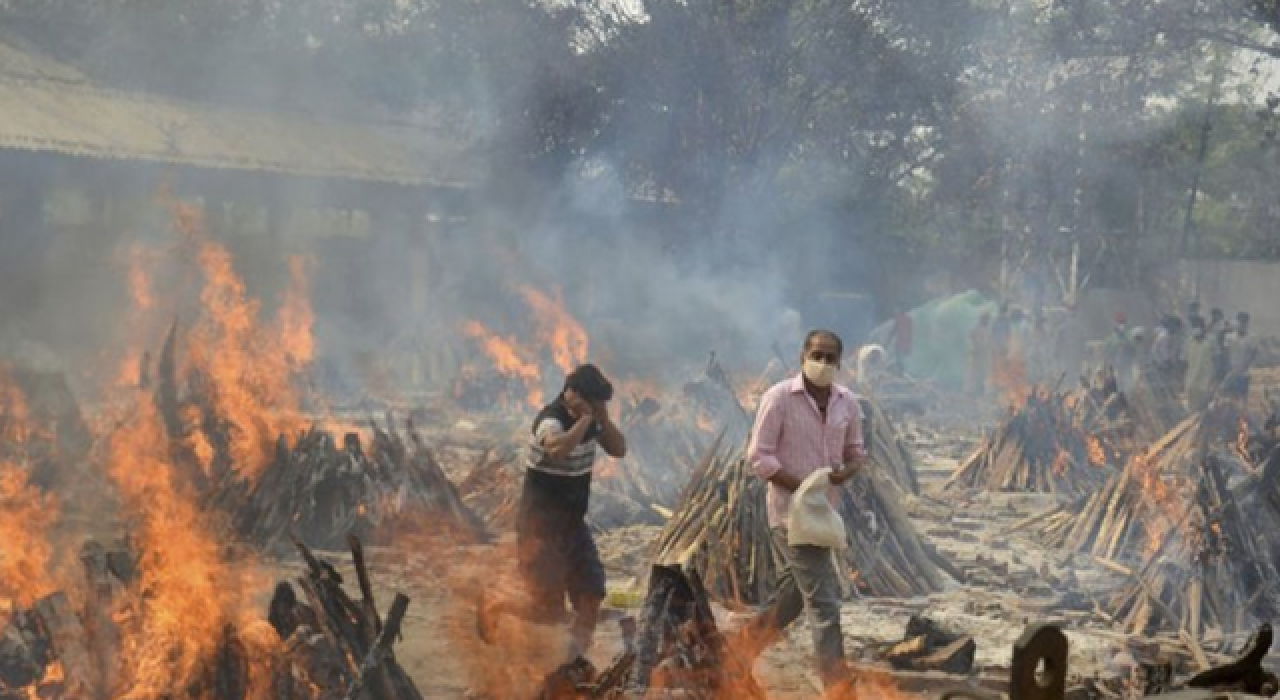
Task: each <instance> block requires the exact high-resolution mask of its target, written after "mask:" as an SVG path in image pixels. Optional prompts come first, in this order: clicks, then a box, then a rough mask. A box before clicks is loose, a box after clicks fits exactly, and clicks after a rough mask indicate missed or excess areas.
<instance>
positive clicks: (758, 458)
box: [747, 391, 782, 479]
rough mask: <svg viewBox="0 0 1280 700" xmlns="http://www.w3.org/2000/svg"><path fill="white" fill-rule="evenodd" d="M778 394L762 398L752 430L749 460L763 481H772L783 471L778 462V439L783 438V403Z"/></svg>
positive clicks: (773, 393) (765, 395)
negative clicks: (775, 475) (774, 476)
mask: <svg viewBox="0 0 1280 700" xmlns="http://www.w3.org/2000/svg"><path fill="white" fill-rule="evenodd" d="M779 396H780V394H779V393H778V392H773V391H768V392H765V394H764V396H762V397H760V407H759V409H757V411H756V424H755V426H753V427H752V428H751V442H750V444H749V445H748V447H747V459H748V460H749V461H750V462H751V466H752V468H753V469H755V472H756V475H757V476H759V477H760V478H762V479H771V478H773V475H774V474H777V473H778V472H779V471H781V470H782V463H781V462H779V461H778V439H779V438H780V437H782V402H781V401H779V400H778V397H779Z"/></svg>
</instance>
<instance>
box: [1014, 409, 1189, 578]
mask: <svg viewBox="0 0 1280 700" xmlns="http://www.w3.org/2000/svg"><path fill="white" fill-rule="evenodd" d="M1202 423H1203V422H1202V420H1201V418H1200V417H1198V416H1196V417H1192V418H1188V419H1186V420H1184V421H1183V422H1182V423H1180V424H1179V425H1178V426H1177V427H1175V428H1174V429H1173V430H1171V431H1169V433H1168V434H1167V435H1165V436H1164V437H1163V438H1161V439H1160V440H1159V441H1158V442H1156V443H1155V444H1153V445H1151V447H1149V448H1148V449H1147V450H1145V451H1144V452H1142V453H1140V454H1137V455H1134V456H1133V457H1132V458H1130V459H1129V461H1128V462H1127V463H1126V465H1125V468H1124V471H1123V472H1121V473H1120V474H1116V475H1113V476H1111V477H1109V478H1108V479H1107V481H1106V483H1104V484H1103V485H1102V486H1101V487H1100V488H1098V489H1097V490H1096V491H1094V492H1093V493H1091V494H1088V495H1085V496H1082V497H1080V498H1079V499H1077V500H1076V501H1074V502H1072V503H1068V504H1064V505H1062V506H1059V507H1058V508H1055V509H1053V510H1050V511H1047V512H1045V513H1042V514H1039V515H1036V516H1033V517H1032V518H1029V519H1027V520H1025V521H1023V522H1022V523H1020V524H1019V525H1018V526H1017V527H1016V528H1015V530H1016V531H1018V532H1023V533H1029V534H1030V536H1031V537H1032V538H1034V539H1037V540H1039V541H1040V542H1041V543H1043V544H1044V545H1045V546H1048V547H1054V548H1061V549H1066V550H1070V551H1073V552H1085V553H1089V554H1092V555H1093V556H1095V557H1099V558H1101V559H1102V560H1104V561H1109V562H1114V561H1130V560H1132V559H1133V557H1136V556H1139V555H1140V553H1141V552H1142V550H1143V547H1146V546H1148V544H1149V542H1150V539H1151V537H1152V536H1153V529H1154V528H1164V527H1167V526H1168V524H1167V520H1168V518H1169V517H1170V516H1169V513H1170V510H1171V509H1176V508H1177V504H1178V503H1180V502H1181V499H1182V496H1180V495H1179V494H1178V493H1177V491H1178V490H1179V488H1180V484H1185V482H1186V481H1187V476H1188V475H1189V474H1190V472H1191V468H1192V465H1193V464H1194V463H1196V461H1197V460H1198V459H1199V458H1200V456H1201V455H1203V454H1204V452H1203V449H1204V440H1203V432H1202V430H1201V425H1202Z"/></svg>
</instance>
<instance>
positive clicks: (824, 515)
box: [787, 467, 847, 549]
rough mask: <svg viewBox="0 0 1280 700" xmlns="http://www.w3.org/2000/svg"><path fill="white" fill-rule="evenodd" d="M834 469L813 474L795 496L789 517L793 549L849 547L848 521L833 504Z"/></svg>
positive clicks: (820, 470)
mask: <svg viewBox="0 0 1280 700" xmlns="http://www.w3.org/2000/svg"><path fill="white" fill-rule="evenodd" d="M830 488H831V469H830V467H823V468H821V469H819V470H817V471H815V472H814V473H812V474H810V475H809V477H808V478H807V479H805V480H804V482H803V483H801V484H800V488H798V489H796V492H795V493H794V494H792V498H791V513H790V514H789V515H788V517H787V544H789V545H791V546H792V547H797V546H800V545H812V546H816V547H831V548H833V549H835V548H842V547H844V546H845V545H846V544H847V540H846V538H845V530H844V521H843V520H841V519H840V514H839V513H837V512H836V509H835V508H834V507H833V506H832V505H831V499H830V498H828V496H827V493H828V490H829V489H830Z"/></svg>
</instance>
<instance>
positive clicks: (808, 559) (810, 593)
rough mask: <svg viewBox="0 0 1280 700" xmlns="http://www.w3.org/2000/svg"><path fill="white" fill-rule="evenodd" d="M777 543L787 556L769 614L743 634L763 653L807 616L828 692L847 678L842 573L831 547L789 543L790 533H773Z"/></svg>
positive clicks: (767, 612) (762, 616)
mask: <svg viewBox="0 0 1280 700" xmlns="http://www.w3.org/2000/svg"><path fill="white" fill-rule="evenodd" d="M773 542H774V545H775V546H776V548H777V550H778V551H779V552H781V553H782V558H783V561H782V562H781V563H782V573H781V575H780V576H779V577H778V589H777V591H775V592H774V596H773V602H772V604H771V605H770V606H769V609H768V610H766V611H765V612H764V613H762V614H760V615H759V616H758V617H756V618H755V619H754V620H752V621H751V622H750V623H748V625H747V628H746V629H745V630H744V631H745V632H747V633H748V634H749V635H750V636H751V638H752V639H753V643H752V646H753V647H755V648H757V649H763V648H765V647H767V646H769V645H770V644H772V643H773V642H774V641H776V640H777V638H778V636H779V635H780V634H781V633H782V630H784V629H786V628H787V627H789V626H791V623H793V622H795V621H796V620H797V619H798V618H799V617H800V613H801V612H808V614H809V626H810V627H812V628H813V648H814V650H815V651H816V652H817V655H818V672H819V673H820V674H821V676H822V682H823V684H824V685H826V686H827V687H828V688H830V687H831V686H833V685H834V684H835V683H838V682H840V680H841V679H843V678H844V676H845V664H844V661H845V659H844V634H843V633H842V632H841V631H840V578H839V576H840V573H839V572H838V571H837V569H836V566H835V562H834V561H833V560H832V557H831V550H830V549H829V548H827V547H810V546H803V545H802V546H799V547H792V546H791V545H789V544H787V531H786V530H785V529H783V528H780V527H777V528H773Z"/></svg>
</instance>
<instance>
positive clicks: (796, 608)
mask: <svg viewBox="0 0 1280 700" xmlns="http://www.w3.org/2000/svg"><path fill="white" fill-rule="evenodd" d="M843 353H844V344H843V343H842V342H841V340H840V337H839V336H837V335H836V334H835V333H833V332H831V331H823V330H819V331H811V332H810V333H809V334H808V336H807V337H806V338H805V341H804V351H803V353H802V355H801V363H802V364H801V366H802V367H803V370H802V371H801V373H800V375H798V376H796V377H793V378H791V379H787V380H784V381H782V382H780V383H778V384H775V385H774V386H773V387H772V388H770V389H769V390H768V391H767V392H765V394H764V396H763V397H761V400H760V408H759V411H758V413H757V415H756V422H755V426H754V428H753V429H752V432H751V441H750V445H749V447H748V459H749V460H750V463H751V465H752V467H753V468H754V469H755V472H756V474H757V475H759V476H760V477H761V478H763V479H767V480H768V482H769V486H768V495H767V497H766V500H767V506H768V514H769V528H770V530H771V531H772V535H773V540H774V544H775V546H776V549H777V551H779V552H781V553H782V558H783V561H782V562H781V563H782V565H783V566H782V574H781V576H780V578H779V580H778V589H777V591H776V592H775V594H774V599H773V603H772V605H771V607H770V609H769V610H768V611H766V612H765V613H763V614H762V615H760V616H759V617H757V618H756V619H754V620H752V621H751V622H750V623H748V624H747V626H746V627H745V628H744V629H743V631H742V633H741V637H740V638H741V641H742V643H743V646H744V647H745V648H744V651H745V652H746V653H747V654H748V656H749V657H750V658H753V659H754V658H755V656H756V655H758V654H759V652H760V651H762V650H763V649H764V648H765V647H767V646H769V645H770V644H771V643H772V642H773V641H774V640H775V639H777V637H778V635H779V634H780V633H781V631H782V630H784V629H786V628H787V627H788V626H789V625H790V624H791V623H792V622H794V621H795V620H796V619H797V618H798V617H799V616H800V613H801V612H805V613H807V614H808V616H809V624H810V626H811V627H812V628H813V646H814V649H815V650H816V651H817V656H818V671H819V673H820V675H821V676H822V682H823V685H824V686H825V688H826V690H827V694H828V697H841V696H840V695H839V694H840V693H846V692H848V689H849V687H850V684H851V679H850V677H849V673H848V669H847V667H846V666H845V656H844V637H843V635H842V633H841V630H840V574H839V572H838V571H837V569H836V565H835V561H834V558H833V557H832V553H833V552H832V549H831V548H830V547H818V546H812V545H795V546H793V545H791V544H790V543H789V540H788V536H787V528H788V522H789V517H790V507H791V501H792V494H793V493H794V492H795V491H796V489H798V488H799V487H800V485H801V484H802V483H804V481H805V479H806V478H807V477H808V476H809V475H810V474H812V473H813V472H815V471H817V470H818V469H821V468H823V467H830V468H831V469H832V472H831V476H830V480H831V484H832V486H838V485H840V484H843V483H844V482H846V481H848V480H849V478H850V477H852V476H853V475H854V473H856V472H857V471H858V469H859V468H860V467H861V465H862V463H863V460H864V459H865V457H866V453H865V451H864V449H863V436H862V410H861V408H860V407H859V405H858V400H857V398H856V397H855V395H854V394H853V392H852V391H850V390H848V389H846V388H845V387H842V386H839V385H837V384H835V383H834V378H835V374H836V370H837V369H839V367H840V358H841V356H842V355H843ZM831 491H832V494H831V495H832V496H834V489H831Z"/></svg>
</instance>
